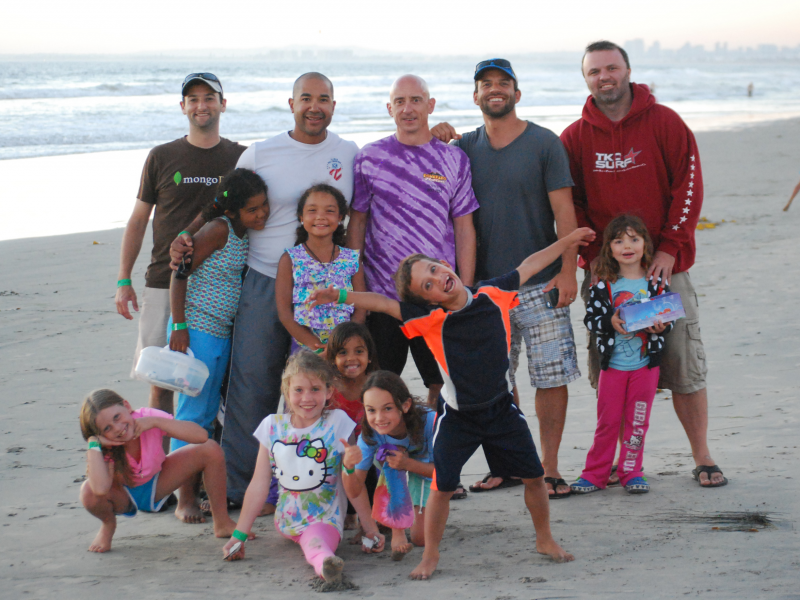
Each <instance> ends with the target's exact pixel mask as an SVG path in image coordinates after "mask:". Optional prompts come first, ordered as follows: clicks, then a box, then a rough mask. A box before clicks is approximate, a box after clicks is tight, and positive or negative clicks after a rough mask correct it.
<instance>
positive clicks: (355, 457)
mask: <svg viewBox="0 0 800 600" xmlns="http://www.w3.org/2000/svg"><path fill="white" fill-rule="evenodd" d="M339 441H340V442H342V444H343V445H344V456H343V457H342V465H343V466H344V467H346V468H348V469H354V468H355V466H356V465H357V464H358V463H360V462H361V459H362V458H364V457H363V455H362V454H361V448H359V447H358V444H356V445H354V446H351V445H350V444H348V443H347V440H345V439H340V440H339Z"/></svg>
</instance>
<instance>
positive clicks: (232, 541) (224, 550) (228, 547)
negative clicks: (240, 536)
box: [222, 537, 244, 560]
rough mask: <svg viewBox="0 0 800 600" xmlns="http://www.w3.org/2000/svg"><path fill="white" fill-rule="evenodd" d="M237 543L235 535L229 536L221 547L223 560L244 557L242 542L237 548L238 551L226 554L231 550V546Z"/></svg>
mask: <svg viewBox="0 0 800 600" xmlns="http://www.w3.org/2000/svg"><path fill="white" fill-rule="evenodd" d="M238 543H239V540H237V539H236V538H235V537H231V539H229V540H228V543H227V544H225V545H224V546H223V547H222V557H223V558H224V559H225V560H242V559H243V558H244V544H242V546H241V548H239V551H238V552H236V554H233V555H232V556H228V553H229V552H230V551H231V548H233V547H234V545H236V544H238Z"/></svg>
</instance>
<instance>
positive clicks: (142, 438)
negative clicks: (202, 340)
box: [80, 390, 236, 552]
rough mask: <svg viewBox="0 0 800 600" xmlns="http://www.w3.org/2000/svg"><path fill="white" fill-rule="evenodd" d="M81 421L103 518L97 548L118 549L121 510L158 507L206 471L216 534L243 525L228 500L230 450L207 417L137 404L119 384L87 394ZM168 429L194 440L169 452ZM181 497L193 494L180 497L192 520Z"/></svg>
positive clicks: (93, 508)
mask: <svg viewBox="0 0 800 600" xmlns="http://www.w3.org/2000/svg"><path fill="white" fill-rule="evenodd" d="M80 422H81V432H82V433H83V437H84V439H85V440H86V441H88V442H89V449H88V452H87V453H86V462H87V475H86V481H85V482H84V483H83V485H82V486H81V493H80V498H81V503H82V504H83V506H84V507H85V508H86V510H88V511H89V512H90V513H91V514H92V515H94V516H95V517H97V518H98V519H100V521H101V522H102V525H101V526H100V531H99V532H98V534H97V536H96V537H95V538H94V541H93V542H92V544H91V546H89V551H90V552H107V551H108V550H110V549H111V539H112V538H113V537H114V531H115V530H116V528H117V515H120V514H121V515H124V516H127V517H132V516H134V515H135V514H136V512H137V510H143V511H146V512H158V511H159V510H160V509H161V507H162V506H163V504H164V502H165V501H166V499H167V497H168V496H169V495H170V494H171V493H172V492H173V491H175V490H176V489H178V488H179V487H180V486H181V485H183V484H185V483H186V482H188V481H190V480H192V479H193V478H194V477H195V476H196V475H198V474H200V473H202V474H203V481H204V483H205V488H206V491H207V492H208V498H209V501H210V503H211V513H212V515H213V517H214V535H216V536H217V537H229V536H230V535H231V533H232V532H233V530H234V529H235V528H236V523H234V522H233V521H232V520H231V518H230V517H229V516H228V508H227V503H226V500H225V496H226V487H225V477H226V474H225V458H224V457H223V455H222V450H221V448H220V447H219V446H218V445H217V443H216V442H214V441H213V440H209V439H208V433H206V430H205V429H203V428H202V427H201V426H200V425H197V424H196V423H192V422H190V421H176V420H174V419H173V418H172V415H170V414H168V413H165V412H162V411H160V410H157V409H154V408H140V409H138V410H133V409H132V408H131V405H130V404H128V401H127V400H124V399H123V398H122V397H121V396H120V395H119V394H117V393H116V392H114V391H112V390H95V391H94V392H92V393H90V394H89V395H88V396H86V398H85V399H84V401H83V406H81V416H80ZM165 435H166V436H169V437H171V438H176V439H179V440H183V441H184V442H187V443H188V444H189V445H188V446H184V447H183V448H180V449H178V450H176V451H175V452H171V453H170V454H169V456H166V455H165V454H164V447H163V445H162V437H163V436H165ZM193 500H194V499H193V498H190V499H189V501H192V502H193ZM181 501H184V503H185V501H186V499H184V498H181V499H180V500H179V502H178V508H177V509H176V510H175V515H176V516H177V517H178V518H179V519H181V520H184V521H186V522H189V521H187V520H186V519H184V518H183V516H184V515H183V512H182V511H183V509H184V508H185V507H183V506H182V502H181ZM204 521H205V519H203V518H201V519H200V520H193V521H191V522H204Z"/></svg>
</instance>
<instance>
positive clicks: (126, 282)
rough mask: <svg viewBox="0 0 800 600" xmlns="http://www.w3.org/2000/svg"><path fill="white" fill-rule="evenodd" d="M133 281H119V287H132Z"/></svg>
mask: <svg viewBox="0 0 800 600" xmlns="http://www.w3.org/2000/svg"><path fill="white" fill-rule="evenodd" d="M131 283H132V281H131V280H130V279H120V280H119V281H117V287H124V286H126V285H131Z"/></svg>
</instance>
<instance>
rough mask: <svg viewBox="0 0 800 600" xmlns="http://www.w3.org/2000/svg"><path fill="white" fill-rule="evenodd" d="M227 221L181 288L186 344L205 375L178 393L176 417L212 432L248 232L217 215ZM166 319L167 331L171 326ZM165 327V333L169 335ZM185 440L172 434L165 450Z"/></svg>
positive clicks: (229, 341) (239, 290)
mask: <svg viewBox="0 0 800 600" xmlns="http://www.w3.org/2000/svg"><path fill="white" fill-rule="evenodd" d="M220 220H222V221H224V222H225V223H226V225H227V226H228V241H227V243H226V244H225V247H224V248H222V249H221V250H215V251H214V252H212V253H211V255H210V256H209V257H208V258H206V259H205V260H204V261H203V264H201V265H200V266H199V267H197V269H196V270H195V271H194V272H193V273H192V274H191V276H190V277H189V283H188V285H187V288H186V324H187V325H188V331H189V347H190V348H191V349H192V352H193V353H194V356H195V358H197V359H199V360H201V361H202V362H204V363H205V365H206V366H207V367H208V373H209V375H208V379H207V380H206V384H205V385H204V386H203V390H202V391H201V392H200V394H199V395H198V396H195V397H192V396H187V395H185V394H180V395H179V396H178V403H177V407H176V408H175V418H176V419H180V420H182V421H191V422H192V423H197V424H198V425H200V426H201V427H203V428H204V429H205V430H206V431H207V432H208V434H209V437H211V436H212V435H213V434H214V418H215V417H216V416H217V412H218V410H219V403H220V390H221V388H222V380H223V379H224V378H225V371H226V370H227V368H228V361H229V360H230V356H231V333H232V331H233V318H234V317H235V316H236V310H237V308H238V307H239V297H240V295H241V292H242V270H243V269H244V267H245V264H246V262H247V250H248V247H249V244H248V238H247V234H245V235H244V237H242V238H239V237H238V236H237V235H236V233H235V232H234V231H233V225H231V221H230V219H228V217H224V216H223V217H220ZM171 326H172V319H170V322H169V327H168V330H169V329H171ZM169 333H170V332H169V331H168V332H167V335H169ZM185 445H186V442H183V441H181V440H176V439H174V438H173V439H172V440H171V441H170V450H172V451H175V450H177V449H178V448H181V447H183V446H185Z"/></svg>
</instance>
